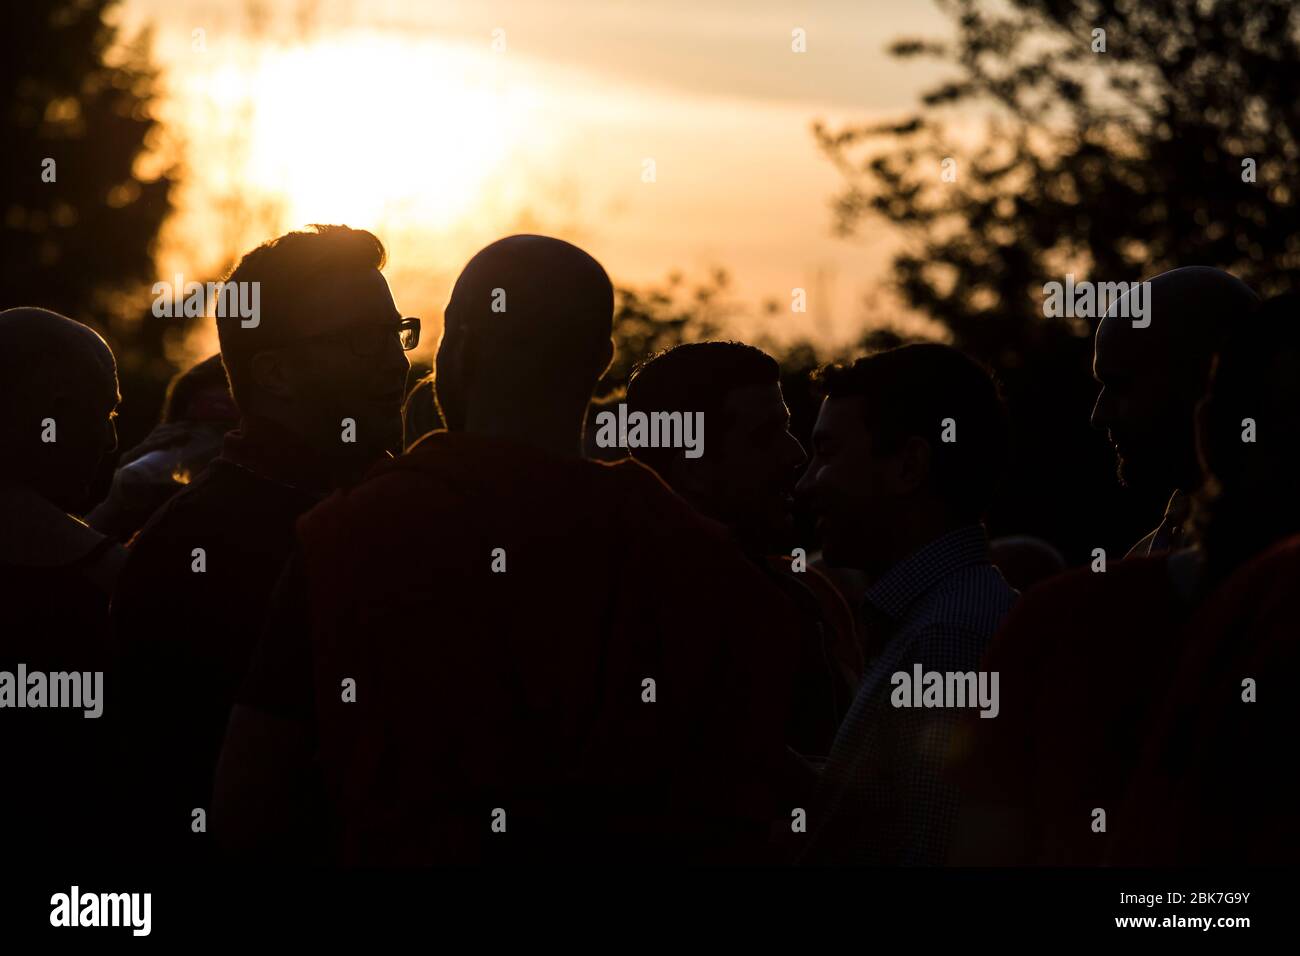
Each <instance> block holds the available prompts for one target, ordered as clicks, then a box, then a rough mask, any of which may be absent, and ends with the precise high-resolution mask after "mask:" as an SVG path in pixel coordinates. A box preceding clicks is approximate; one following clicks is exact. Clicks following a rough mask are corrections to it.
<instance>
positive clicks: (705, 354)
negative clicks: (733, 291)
mask: <svg viewBox="0 0 1300 956" xmlns="http://www.w3.org/2000/svg"><path fill="white" fill-rule="evenodd" d="M780 378H781V367H780V366H779V365H778V364H777V362H776V359H774V358H772V356H770V355H768V354H767V353H766V352H764V351H763V350H762V349H758V348H755V347H754V346H752V345H746V344H744V343H743V342H694V343H689V344H686V345H677V346H674V347H673V348H670V349H665V350H664V351H662V352H660V353H658V354H657V355H654V356H652V357H651V358H649V359H647V360H646V361H645V362H643V363H641V364H640V365H639V366H637V368H636V369H635V370H634V371H633V372H632V378H631V380H630V381H629V382H628V386H627V406H628V411H629V412H644V413H646V414H647V415H648V414H650V413H651V412H674V411H682V412H686V411H689V412H703V413H704V420H705V422H707V423H708V424H709V427H710V428H711V429H713V431H714V434H715V435H717V434H721V433H723V432H725V431H726V428H727V422H726V420H725V416H724V408H725V406H726V402H727V396H728V394H730V393H731V392H733V391H735V390H736V389H740V388H750V387H753V386H765V385H776V384H779V382H780ZM631 452H632V457H633V458H636V459H637V460H638V461H641V462H644V463H645V464H647V465H649V466H650V467H651V468H653V469H655V471H658V472H659V473H660V474H661V475H663V476H664V477H665V478H667V477H668V470H667V468H666V467H665V466H666V465H667V463H668V461H669V460H670V459H673V458H681V452H680V450H677V449H673V448H650V447H637V448H633V449H631Z"/></svg>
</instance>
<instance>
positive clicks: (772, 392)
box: [626, 342, 862, 758]
mask: <svg viewBox="0 0 1300 956" xmlns="http://www.w3.org/2000/svg"><path fill="white" fill-rule="evenodd" d="M780 376H781V369H780V366H778V365H777V362H776V360H775V359H774V358H772V357H771V356H770V355H768V354H767V353H765V352H763V351H762V350H761V349H757V348H754V347H753V346H752V345H744V344H742V343H740V342H700V343H692V344H688V345H679V346H676V347H675V348H671V349H668V350H666V351H664V352H661V353H659V354H658V355H656V356H654V357H652V358H651V359H649V360H648V361H647V362H645V363H643V364H642V365H641V366H640V367H639V368H638V369H637V370H636V371H634V372H633V374H632V378H631V381H630V382H629V383H628V387H627V399H626V402H627V408H628V411H629V413H636V412H640V413H643V414H645V415H653V414H655V413H665V412H667V413H674V412H678V413H684V414H688V415H693V414H695V413H697V412H698V413H701V414H702V415H703V423H704V434H705V439H706V440H705V442H704V446H703V449H704V451H703V454H701V455H700V456H699V457H697V458H691V457H688V456H687V455H686V454H685V453H684V451H683V449H680V448H667V447H650V446H643V445H637V446H636V447H633V448H632V449H631V453H632V457H633V458H635V459H636V460H637V461H639V462H641V463H643V464H645V465H647V466H649V467H650V468H653V469H654V471H655V472H656V473H657V474H658V475H659V477H661V478H662V479H663V480H664V481H665V483H667V485H668V486H669V487H670V488H672V489H673V490H674V491H676V492H677V493H678V494H679V495H681V496H682V497H683V498H685V499H686V500H687V501H688V502H690V504H691V505H692V506H694V507H695V509H696V510H697V511H699V512H700V513H701V514H703V515H705V516H707V517H709V518H712V519H714V520H715V521H719V522H721V523H722V524H724V525H726V526H727V528H728V529H729V530H730V531H731V533H732V535H733V536H734V537H735V539H736V541H737V542H738V543H739V544H740V545H741V547H742V548H743V549H744V550H745V552H746V554H748V555H749V556H750V557H751V559H753V560H754V562H755V564H756V565H757V566H758V567H759V568H760V569H762V570H763V571H764V573H766V574H768V575H769V577H770V579H771V580H772V581H773V583H774V584H776V585H777V586H779V587H780V588H782V590H784V591H785V593H786V595H787V596H788V597H789V598H790V600H791V601H792V602H793V603H794V605H795V606H796V607H797V608H798V609H799V612H800V617H801V619H802V622H803V628H802V637H803V641H802V642H801V649H802V652H803V653H802V656H801V660H800V661H799V662H798V663H797V664H794V662H792V665H793V666H795V676H794V684H795V691H794V693H795V700H794V705H793V706H794V710H793V713H792V715H791V716H792V720H793V722H794V723H793V725H792V727H791V730H790V736H789V738H788V739H789V743H790V745H791V747H793V748H794V749H795V750H796V751H797V752H799V753H801V754H806V755H812V756H817V757H819V758H820V757H824V756H825V754H826V752H827V750H828V749H829V747H830V743H831V739H832V738H833V737H834V735H835V730H836V728H837V727H839V724H840V721H841V720H842V719H843V717H844V714H845V712H846V711H847V710H848V705H849V702H850V701H851V700H852V697H853V689H854V687H855V686H856V685H857V679H858V677H859V676H860V674H861V670H862V663H861V651H860V649H859V647H858V641H857V635H856V633H855V632H854V626H853V618H852V613H851V612H850V611H849V608H848V605H847V604H846V603H845V601H844V599H843V598H842V597H841V596H840V594H839V592H838V591H836V589H835V587H834V585H832V584H831V583H830V581H828V580H827V579H826V578H825V577H823V576H822V575H821V574H820V573H819V572H818V571H817V570H815V569H812V568H807V569H804V570H802V571H800V572H793V571H792V566H793V562H792V560H791V557H790V551H791V549H792V547H794V546H795V545H796V544H797V543H798V542H797V541H796V540H795V538H794V534H795V531H794V514H793V508H794V486H795V482H796V481H797V480H798V477H799V470H800V469H801V468H802V467H803V465H804V464H805V462H807V460H808V456H807V455H806V454H805V453H804V449H803V446H802V445H801V444H799V440H798V439H797V438H795V437H794V435H792V434H791V433H790V412H789V410H788V409H787V408H786V405H785V399H784V397H783V396H782V394H781V381H780ZM804 563H805V564H806V558H805V562H804Z"/></svg>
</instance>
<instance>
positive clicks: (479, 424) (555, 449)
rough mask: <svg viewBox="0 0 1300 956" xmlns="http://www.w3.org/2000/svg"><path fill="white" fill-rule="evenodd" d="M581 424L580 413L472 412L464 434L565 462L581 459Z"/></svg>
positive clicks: (538, 410)
mask: <svg viewBox="0 0 1300 956" xmlns="http://www.w3.org/2000/svg"><path fill="white" fill-rule="evenodd" d="M575 421H576V422H577V424H575ZM581 422H582V415H581V413H579V414H576V415H575V414H572V413H568V412H565V413H556V412H551V411H550V410H548V409H546V408H534V409H529V410H522V409H503V410H495V411H494V410H492V409H482V408H480V409H473V408H471V410H470V413H469V416H468V418H467V421H466V423H465V431H467V432H469V433H470V434H474V435H486V436H487V437H489V438H500V439H503V440H505V441H511V442H516V443H518V444H521V445H528V446H529V447H530V448H536V449H539V450H541V451H545V452H549V453H550V454H552V455H558V456H560V457H564V458H574V457H578V458H581V457H582V453H583V450H582V428H581Z"/></svg>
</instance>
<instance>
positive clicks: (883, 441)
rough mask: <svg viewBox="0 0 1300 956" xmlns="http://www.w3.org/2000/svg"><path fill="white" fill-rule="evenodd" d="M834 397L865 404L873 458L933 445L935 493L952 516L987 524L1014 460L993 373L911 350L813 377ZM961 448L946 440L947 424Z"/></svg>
mask: <svg viewBox="0 0 1300 956" xmlns="http://www.w3.org/2000/svg"><path fill="white" fill-rule="evenodd" d="M814 381H815V383H816V384H817V385H818V386H819V390H820V391H821V393H822V394H823V395H825V396H827V397H829V398H833V399H834V398H861V399H863V402H862V408H863V417H864V424H865V425H866V428H867V431H868V432H869V433H870V434H871V437H872V443H873V446H874V447H873V451H876V452H883V453H886V454H888V453H891V452H896V451H898V450H899V449H900V448H902V446H903V444H904V443H905V442H906V441H907V440H908V439H910V438H914V437H915V438H921V439H923V440H924V441H926V442H927V443H928V444H929V446H930V452H931V459H930V460H931V470H932V474H933V478H934V487H935V490H936V491H937V492H938V494H939V496H940V497H941V498H942V499H943V501H944V503H945V504H946V506H947V508H948V511H949V513H950V515H951V516H952V517H953V518H956V519H958V520H962V521H978V520H980V519H981V518H983V516H984V513H985V512H986V511H988V508H989V506H990V504H992V501H993V495H994V493H995V492H996V491H997V487H998V485H999V483H1000V482H1001V479H1002V475H1003V472H1004V471H1005V469H1006V465H1007V458H1008V456H1009V454H1010V444H1011V441H1010V433H1009V432H1010V430H1009V426H1008V422H1007V410H1006V405H1005V403H1004V401H1003V398H1002V393H1001V389H1000V388H999V386H998V383H997V380H996V379H995V378H994V376H993V374H992V372H991V371H990V370H989V369H988V368H986V367H985V366H983V365H981V364H980V363H978V362H976V361H975V360H974V359H972V358H971V357H970V356H968V355H966V354H965V353H963V352H960V351H958V350H957V349H955V348H951V347H950V346H947V345H938V344H933V343H927V344H922V345H904V346H902V347H901V348H896V349H889V350H887V351H883V352H877V353H875V354H874V355H869V356H867V357H866V358H860V359H858V360H857V361H855V362H854V363H853V364H852V365H848V366H845V365H830V366H826V367H824V368H822V369H819V370H818V371H817V372H816V373H814ZM945 419H952V420H953V421H954V423H955V435H954V437H955V439H956V440H955V441H943V433H944V420H945Z"/></svg>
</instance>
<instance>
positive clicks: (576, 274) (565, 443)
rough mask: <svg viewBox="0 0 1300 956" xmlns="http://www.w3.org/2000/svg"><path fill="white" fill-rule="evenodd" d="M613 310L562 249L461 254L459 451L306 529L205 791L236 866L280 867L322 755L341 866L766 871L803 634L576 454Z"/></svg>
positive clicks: (452, 309)
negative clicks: (213, 786)
mask: <svg viewBox="0 0 1300 956" xmlns="http://www.w3.org/2000/svg"><path fill="white" fill-rule="evenodd" d="M612 315H613V291H612V288H611V285H610V282H609V278H608V277H607V276H606V274H605V271H604V269H602V268H601V266H600V265H599V263H597V262H596V261H595V260H594V259H593V258H592V257H591V256H589V255H588V254H587V253H585V252H583V251H582V250H580V249H578V248H576V247H575V246H572V245H570V244H568V243H566V242H562V241H560V240H557V239H550V238H546V237H542V236H529V235H521V236H511V237H509V238H506V239H502V240H500V241H498V242H495V243H493V244H491V245H489V246H488V247H486V248H485V249H483V250H482V251H480V252H479V253H478V254H477V255H475V256H474V257H473V258H472V259H471V260H470V262H469V264H468V265H467V266H466V267H465V270H464V271H463V272H462V273H461V275H460V278H459V279H458V280H457V282H456V285H455V288H454V289H453V291H452V294H451V299H450V302H449V303H448V305H447V309H446V322H445V327H444V331H443V336H442V341H441V345H440V347H439V350H438V356H437V365H436V376H437V378H436V390H437V398H438V402H439V405H440V406H441V412H442V418H443V420H444V421H445V422H446V423H447V426H448V429H449V430H448V431H439V432H434V433H432V434H430V435H427V436H425V437H424V438H423V439H422V440H421V441H419V442H418V443H416V445H415V446H414V447H413V448H412V449H411V450H410V451H408V452H407V453H406V454H405V455H403V456H402V457H401V458H400V459H398V460H397V461H396V462H393V463H391V464H389V465H385V466H383V467H381V468H378V469H376V470H375V471H374V472H373V473H372V474H371V476H370V477H369V478H368V479H367V480H366V481H365V482H364V483H363V484H361V485H359V486H358V487H356V488H354V489H351V490H350V491H348V492H346V493H341V494H338V495H335V496H334V497H332V498H331V499H330V500H329V501H327V502H325V503H324V504H323V505H321V506H319V507H318V508H316V509H314V510H313V511H312V512H311V513H310V514H309V515H307V516H305V517H304V518H303V519H302V521H301V522H300V523H299V536H300V539H301V544H302V552H301V561H297V560H295V561H294V562H292V563H291V566H290V569H289V571H287V572H286V578H285V581H284V582H282V587H281V592H280V595H279V596H278V597H277V607H276V609H275V610H274V611H273V615H272V620H271V622H270V624H269V626H268V628H267V630H266V639H265V643H264V644H263V646H262V648H261V650H260V651H259V653H258V656H257V658H256V661H255V663H254V666H253V668H252V670H251V671H250V673H249V676H248V680H247V682H246V685H245V687H244V690H243V692H242V697H241V703H240V705H239V706H238V707H237V708H236V710H235V713H234V715H233V717H232V720H231V725H230V730H229V733H228V735H227V739H226V744H225V749H224V751H223V754H222V760H221V766H220V769H219V771H218V781H217V793H216V804H217V809H218V816H217V818H216V819H217V826H218V832H220V833H222V834H224V837H225V841H226V845H227V846H228V847H229V848H230V849H232V850H233V851H235V852H238V853H245V852H247V853H260V852H267V851H280V848H279V847H274V846H273V845H274V844H276V843H280V844H281V845H283V843H284V842H285V841H284V837H283V834H284V833H285V832H286V830H292V829H293V824H294V821H295V820H298V819H300V818H301V817H302V810H301V807H302V806H303V805H304V799H305V797H304V796H303V794H304V793H306V792H308V791H307V789H306V783H307V782H309V781H310V779H311V776H312V768H311V762H310V761H311V755H312V754H313V753H319V754H320V771H321V772H322V774H323V783H324V791H325V795H326V797H327V804H328V807H329V810H330V819H331V820H332V821H333V822H334V827H335V831H336V832H337V833H338V834H339V842H338V845H337V847H335V848H332V850H331V853H330V856H335V857H337V858H339V859H341V860H343V861H345V862H349V863H393V862H402V863H449V862H468V861H522V860H529V861H534V862H540V861H552V860H554V859H558V858H563V859H565V860H567V861H574V860H608V859H616V860H626V859H629V858H637V859H646V860H656V859H682V858H689V859H735V858H750V857H752V856H753V855H754V854H755V853H757V852H759V851H760V850H761V848H762V846H763V844H764V841H765V840H766V837H767V831H768V828H769V826H770V821H771V820H772V818H773V815H774V813H775V810H774V808H773V806H772V801H771V798H770V792H769V776H770V775H771V774H772V773H773V772H774V770H775V768H776V767H777V766H778V765H779V764H780V762H781V760H782V752H783V747H782V729H783V727H784V725H785V720H786V706H787V705H786V700H785V698H786V696H787V688H786V678H784V676H783V674H782V670H783V669H784V665H785V664H786V660H787V656H788V655H789V654H790V653H792V651H791V650H789V649H788V648H787V646H786V642H787V641H788V640H789V633H790V629H791V627H792V617H791V616H790V614H789V613H788V611H787V608H786V605H785V602H784V600H783V599H782V597H781V596H780V594H779V593H778V592H776V591H774V590H773V589H771V587H770V585H768V583H767V582H766V581H765V580H764V579H763V577H762V575H760V574H759V573H758V572H757V571H756V570H755V569H754V568H753V567H752V566H751V565H750V563H749V562H748V561H747V560H746V559H745V557H744V556H743V554H742V553H741V552H740V551H739V550H738V549H737V548H736V547H735V545H734V544H733V543H732V542H731V541H730V540H729V539H728V538H727V536H726V534H725V532H724V531H723V530H722V529H721V528H718V527H717V526H715V525H712V524H711V523H708V522H705V521H704V520H703V519H701V518H700V517H699V516H698V515H696V514H695V513H694V512H693V511H692V509H691V508H690V507H689V506H688V505H687V504H686V503H685V502H683V501H682V500H681V499H680V498H678V497H677V496H676V495H674V494H673V493H672V492H671V491H669V490H668V489H667V488H666V487H665V486H664V485H663V483H662V482H661V481H660V480H659V479H658V478H657V477H656V476H655V475H654V473H653V472H651V471H650V470H649V469H646V468H644V467H642V466H641V465H639V464H637V463H636V462H633V461H630V460H624V461H623V462H620V463H617V464H605V463H600V462H593V461H589V460H586V459H584V458H583V457H581V448H582V428H583V419H584V416H585V413H586V409H587V403H588V401H589V399H590V397H591V393H592V390H593V388H594V386H595V384H596V382H597V380H598V379H599V378H600V376H601V374H602V373H603V371H604V370H605V368H606V367H607V366H608V364H609V361H610V358H611V355H612V345H611V342H610V333H611V324H612ZM295 576H296V577H297V580H296V582H295V581H294V577H295ZM295 605H296V606H295ZM295 621H296V622H299V623H298V625H297V626H296V627H295V626H294V624H293V622H295ZM302 622H310V625H311V626H310V629H308V628H306V627H304V626H303V623H302Z"/></svg>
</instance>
